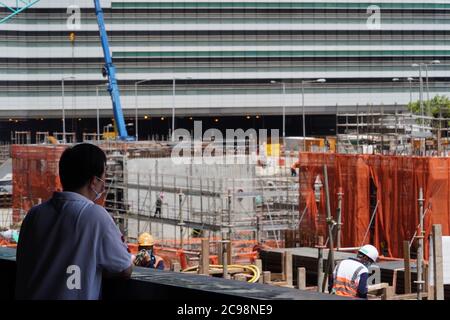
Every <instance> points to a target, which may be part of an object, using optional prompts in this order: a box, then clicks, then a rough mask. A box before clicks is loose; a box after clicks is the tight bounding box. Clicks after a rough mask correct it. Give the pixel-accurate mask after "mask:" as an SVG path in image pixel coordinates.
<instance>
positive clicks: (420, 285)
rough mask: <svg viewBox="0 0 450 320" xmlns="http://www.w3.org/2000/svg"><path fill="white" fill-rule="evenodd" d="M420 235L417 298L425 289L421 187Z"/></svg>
mask: <svg viewBox="0 0 450 320" xmlns="http://www.w3.org/2000/svg"><path fill="white" fill-rule="evenodd" d="M418 201H419V214H420V218H419V221H420V222H419V235H418V236H416V238H417V239H418V246H417V281H416V283H417V300H422V291H423V283H424V281H423V266H422V264H423V203H424V199H423V189H422V188H420V189H419V200H418Z"/></svg>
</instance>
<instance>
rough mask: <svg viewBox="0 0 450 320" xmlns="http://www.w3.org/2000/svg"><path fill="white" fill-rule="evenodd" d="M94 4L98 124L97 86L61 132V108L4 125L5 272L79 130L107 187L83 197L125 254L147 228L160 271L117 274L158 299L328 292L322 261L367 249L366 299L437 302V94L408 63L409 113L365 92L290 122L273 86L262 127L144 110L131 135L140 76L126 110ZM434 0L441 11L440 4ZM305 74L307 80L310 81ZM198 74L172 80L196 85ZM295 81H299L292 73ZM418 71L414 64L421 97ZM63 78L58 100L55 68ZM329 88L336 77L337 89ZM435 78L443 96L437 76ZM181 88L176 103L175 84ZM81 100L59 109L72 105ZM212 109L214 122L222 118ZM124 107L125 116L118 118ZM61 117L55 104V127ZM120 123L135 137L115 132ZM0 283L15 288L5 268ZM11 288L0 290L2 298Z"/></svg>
mask: <svg viewBox="0 0 450 320" xmlns="http://www.w3.org/2000/svg"><path fill="white" fill-rule="evenodd" d="M22 2H23V3H24V4H26V5H24V4H22V5H23V7H20V5H19V4H16V6H11V7H9V6H5V7H6V9H5V7H4V8H3V9H2V10H3V11H1V12H7V13H8V14H10V15H11V16H10V17H9V16H8V20H9V19H13V17H14V16H15V15H19V16H20V15H21V14H22V11H26V10H27V9H28V8H30V7H31V6H32V5H33V4H34V3H35V2H38V1H34V2H33V1H22ZM114 2H115V1H112V3H113V6H112V9H111V10H113V9H114ZM126 2H127V1H124V2H123V3H126ZM294 2H295V1H294ZM298 2H299V3H303V1H298ZM338 2H339V1H338ZM393 2H395V1H393ZM116 3H117V1H116ZM116 5H117V6H118V4H116ZM94 7H95V14H96V17H97V22H98V28H99V30H100V38H101V44H102V47H103V49H104V60H105V66H104V69H103V75H104V77H106V78H107V79H108V84H107V87H108V89H107V92H108V94H107V95H108V96H110V98H111V101H112V109H111V108H109V107H108V108H109V109H111V110H109V111H108V109H106V108H105V109H104V110H102V112H103V114H104V115H106V118H108V121H110V122H111V124H108V125H106V126H103V131H101V130H100V128H101V127H102V126H101V125H100V119H99V118H100V116H99V109H98V93H99V92H98V90H99V89H98V86H99V84H97V87H96V88H97V123H96V126H93V127H89V129H86V130H83V131H82V132H81V131H80V130H74V131H71V130H70V129H69V126H67V127H66V124H65V121H66V119H65V118H63V119H62V123H63V130H59V129H58V130H55V131H51V130H50V129H49V128H46V127H45V126H44V125H43V126H42V127H39V128H37V129H36V128H33V129H30V128H24V127H18V128H16V129H15V130H13V129H11V130H10V131H9V132H8V133H9V137H8V138H9V139H8V141H5V142H2V143H1V144H0V269H2V270H3V269H4V270H8V272H12V271H11V270H15V269H14V268H15V250H16V248H17V244H18V242H19V241H20V240H19V239H20V227H21V224H22V221H23V220H24V218H25V217H26V215H27V213H28V212H29V210H30V209H31V208H32V207H34V206H36V205H39V204H41V203H43V202H45V201H47V200H48V199H50V198H51V197H52V195H53V193H54V192H63V188H62V184H61V181H60V178H59V171H58V164H59V160H60V157H61V155H62V153H63V152H64V150H66V148H67V147H70V146H73V145H76V144H77V143H81V142H85V143H91V144H94V145H97V146H98V147H100V148H101V149H102V150H103V151H104V152H105V154H106V156H107V163H106V181H105V183H106V188H105V189H106V192H105V193H104V194H103V196H102V197H101V198H100V199H99V200H97V201H96V203H97V204H99V205H101V206H103V207H104V208H105V209H106V210H107V211H108V213H110V214H111V216H112V218H113V220H114V222H115V223H116V225H117V227H118V228H119V230H120V232H121V233H122V235H123V237H124V241H125V242H126V245H127V247H128V250H129V252H130V253H131V254H134V255H136V256H139V254H140V252H141V250H140V249H139V247H140V243H139V241H140V240H139V239H140V236H141V235H142V234H144V233H148V234H150V235H151V236H152V239H154V254H156V255H157V256H159V257H161V259H162V260H163V262H164V271H162V272H161V273H158V272H157V271H147V270H144V268H141V267H136V268H135V270H134V271H133V275H132V279H133V281H143V282H145V283H147V284H148V285H149V286H152V285H158V286H162V287H164V289H161V295H160V296H159V299H169V298H170V297H171V296H172V295H176V296H178V297H180V296H182V295H183V294H186V293H188V292H190V291H189V290H192V292H195V296H196V297H202V298H205V299H207V298H208V295H209V294H211V295H212V296H209V298H212V297H213V296H214V297H216V298H217V299H221V298H223V297H233V298H243V299H249V300H254V299H256V300H257V299H269V300H270V299H275V300H276V299H288V300H333V299H339V298H340V297H338V296H339V295H336V294H331V293H334V292H330V288H329V286H328V284H329V281H330V279H331V278H333V271H335V272H337V269H338V268H336V266H339V265H340V263H341V262H342V261H346V260H349V259H354V258H355V257H357V256H358V257H360V255H359V253H360V252H361V251H360V250H361V248H363V247H364V246H366V245H371V246H373V247H374V248H375V249H376V251H377V258H378V259H375V260H376V261H373V262H374V263H373V264H370V266H369V267H368V268H367V269H368V271H369V274H368V279H367V297H366V298H367V299H369V300H450V157H449V155H450V134H449V131H450V104H449V105H442V106H441V105H439V110H437V111H436V110H434V111H433V112H432V110H431V101H432V100H431V99H430V97H429V96H428V100H426V101H425V99H424V91H425V90H426V89H425V80H424V79H422V74H420V78H419V79H418V81H419V82H418V87H417V88H415V90H418V91H419V100H418V105H419V107H420V110H419V111H418V112H416V111H414V110H412V109H411V108H410V106H411V105H412V104H413V99H412V98H411V99H410V100H409V101H408V102H405V103H391V104H389V105H385V104H383V103H379V102H375V99H372V101H370V98H369V97H367V104H359V103H356V105H350V104H348V105H344V106H342V107H341V106H339V105H338V104H336V106H335V113H334V114H333V119H334V120H335V123H332V124H331V125H330V127H331V129H329V130H328V131H326V132H321V133H320V134H314V132H315V131H314V126H315V125H317V127H320V126H321V124H320V123H319V122H320V119H319V120H317V119H318V118H313V116H310V118H309V119H308V118H307V116H306V115H305V113H304V112H305V110H304V107H305V105H304V104H305V103H304V101H303V103H302V105H301V107H302V112H303V114H301V115H299V114H298V108H299V106H298V105H294V106H293V107H292V109H289V106H288V114H290V115H291V117H292V118H291V120H288V121H287V122H286V119H285V116H286V115H285V106H286V101H285V100H284V96H283V105H282V107H283V109H282V110H283V118H282V126H280V125H274V126H272V127H271V128H268V130H267V131H270V135H267V133H265V135H261V134H260V132H261V131H257V130H253V131H251V130H252V129H260V128H259V127H258V128H257V127H255V128H253V127H250V128H249V129H248V130H247V131H245V132H244V130H241V131H242V133H244V135H242V134H239V133H240V132H238V131H236V128H233V129H232V135H231V136H229V135H228V133H229V132H228V129H227V135H226V137H227V138H223V136H222V134H221V132H220V130H216V131H211V132H209V134H206V133H205V134H204V135H203V132H201V134H200V137H198V136H195V134H194V135H193V134H192V132H191V131H189V129H190V128H188V130H184V132H185V133H184V134H180V135H177V133H178V132H179V131H176V130H175V116H174V115H175V108H173V115H172V116H173V122H172V127H171V128H169V130H168V132H169V133H168V134H167V135H165V133H166V131H165V130H166V128H165V127H164V129H162V126H163V125H162V124H158V123H157V122H152V126H154V127H158V126H160V127H161V128H157V129H156V130H159V129H161V130H160V131H158V134H155V135H152V136H150V133H148V132H153V131H148V132H147V131H145V133H146V134H147V133H148V135H149V138H148V139H142V138H141V139H139V137H138V136H139V134H140V133H141V135H143V134H142V131H139V130H144V129H143V128H142V126H143V125H142V123H144V126H149V125H147V124H146V123H145V122H143V121H144V120H143V119H144V118H143V114H144V113H141V114H139V111H138V89H137V85H138V83H139V82H142V83H143V82H144V81H147V80H140V81H138V82H136V84H135V87H134V89H135V93H136V96H135V99H136V100H135V101H136V110H132V109H131V108H128V109H127V108H126V107H124V108H123V109H122V106H121V104H120V101H121V100H120V99H121V96H120V92H119V87H118V81H117V80H116V78H115V77H116V75H115V72H116V69H115V67H114V65H113V64H112V56H111V53H110V50H109V46H108V38H107V35H106V29H105V25H104V21H103V18H104V17H103V11H102V8H101V6H100V2H99V1H94ZM124 7H126V6H125V5H124ZM20 8H21V9H20ZM44 8H45V9H47V7H44ZM19 9H20V10H19ZM8 10H10V11H8ZM36 10H37V9H36ZM280 10H282V9H280ZM295 10H300V11H299V12H303V11H302V10H309V9H308V8H306V9H305V8H303V7H302V8H296V9H295ZM355 10H356V9H355ZM390 10H394V11H395V8H394V9H390ZM442 10H443V11H445V12H444V13H443V14H448V11H447V10H450V7H449V8H447V9H442ZM11 12H12V13H11ZM32 13H33V11H32ZM107 13H108V15H107V16H106V20H107V21H108V18H109V17H111V13H110V11H107ZM446 17H447V18H448V15H446ZM23 19H26V16H25V18H23ZM4 21H7V20H1V23H0V27H2V26H3V24H2V23H3V22H4ZM96 31H97V32H98V30H96ZM115 39H116V38H115ZM117 56H118V57H120V56H119V55H117ZM439 58H440V57H439ZM440 59H441V58H440ZM118 60H120V59H118ZM428 60H430V59H428ZM428 60H427V61H428ZM120 61H122V60H120ZM415 61H417V60H415ZM433 61H434V62H433V65H443V64H444V63H441V62H440V61H439V60H433ZM72 63H73V62H72ZM429 65H431V63H430V64H429ZM118 70H119V72H120V68H118ZM280 77H282V76H281V75H280ZM437 77H438V76H436V79H437V80H436V79H435V80H436V81H435V83H436V87H433V82H432V80H430V82H431V86H432V87H433V88H436V90H435V92H437V90H438V86H440V83H441V80H440V79H438V78H437ZM391 78H392V77H391ZM430 78H432V72H431V71H430ZM184 79H185V80H186V79H188V80H186V81H190V80H191V79H192V78H191V77H185V78H184ZM66 80H67V82H69V78H67V79H66ZM72 80H73V79H72ZM175 80H176V78H175V76H174V77H173V96H170V95H168V96H161V97H160V100H161V101H163V102H160V103H161V105H163V104H164V103H166V101H168V100H169V99H173V100H171V101H173V104H174V105H175V101H176V100H175ZM319 80H323V81H319ZM319 80H316V81H315V83H319V84H320V83H322V84H323V83H324V82H325V80H324V79H319ZM397 80H398V79H397ZM161 81H162V80H161ZM170 81H172V80H170ZM202 81H203V80H202ZM202 81H198V82H195V81H194V82H192V83H189V84H184V86H185V87H187V86H189V90H193V91H195V90H197V89H198V90H200V86H202V85H205V84H204V83H203V82H202ZM277 81H278V80H277ZM295 81H296V80H295V79H294V80H292V82H291V81H290V80H289V81H286V83H285V82H281V81H278V82H276V81H269V83H270V82H272V83H279V84H280V83H281V84H282V88H283V92H284V93H283V94H285V89H286V84H287V87H288V91H289V90H291V91H294V90H295V85H296V82H295ZM299 81H300V82H299V83H300V84H301V85H302V89H303V90H304V87H303V86H304V84H305V83H307V81H305V80H299ZM327 81H328V79H327ZM393 81H394V80H393ZM428 81H429V80H428V70H427V78H426V87H427V91H428V95H430V92H429V88H428V87H429V83H428ZM442 81H444V80H442ZM313 82H314V81H311V82H310V83H313ZM409 82H410V83H409V85H410V91H409V93H410V96H411V97H412V91H411V82H412V80H409ZM447 84H448V83H447ZM62 85H63V87H62V88H63V104H64V78H63V81H62ZM165 85H166V84H165V83H163V81H162V82H161V83H159V84H157V86H159V87H158V88H157V89H152V90H154V93H152V94H153V95H156V94H159V93H158V92H159V91H164V90H165V89H164V90H163V89H161V88H162V87H163V86H165ZM170 85H172V82H170ZM197 85H198V86H199V87H198V88H197V87H196V86H197ZM256 85H260V83H257V84H256ZM330 85H331V84H330ZM339 85H340V84H339V83H338V82H336V84H335V86H336V88H337V87H338V86H339ZM91 86H92V85H91ZM126 86H127V85H124V87H126ZM94 87H95V85H94ZM191 87H192V88H191ZM168 88H169V87H168ZM169 89H170V88H169ZM203 89H204V88H203ZM263 89H264V88H263ZM184 90H186V92H187V91H188V89H184ZM311 90H312V89H311ZM445 90H446V91H445V92H443V94H444V95H445V94H448V86H447V87H446V89H445ZM103 91H105V90H103ZM156 91H158V92H156ZM249 91H251V90H249ZM406 91H407V90H406ZM432 91H433V90H432ZM105 92H106V91H105ZM407 93H408V92H406V94H407ZM191 94H192V93H191ZM252 94H253V93H252ZM327 94H329V92H327ZM431 94H432V95H434V94H433V92H432V93H431ZM124 96H125V95H124ZM311 96H314V92H313V91H311ZM317 96H320V93H319V94H317ZM436 96H438V94H436ZM108 98H109V97H108ZM128 98H129V97H128ZM184 98H185V99H189V98H188V94H186V96H185V97H184ZM302 98H304V92H303V95H302ZM73 99H75V98H73ZM80 99H81V98H80ZM141 99H142V100H144V99H143V97H142V96H141ZM149 99H150V98H149ZM318 99H319V98H318ZM236 100H238V99H236ZM297 100H298V99H297ZM86 101H87V100H86ZM111 101H110V102H109V103H110V104H111ZM124 101H127V100H125V99H124ZM148 101H150V100H148ZM149 103H150V102H149ZM296 103H298V101H297V102H296ZM150 104H154V101H153V102H152V103H150ZM288 104H289V103H288ZM63 108H64V105H63ZM295 108H297V110H295ZM168 109H170V108H168ZM274 109H276V110H277V111H276V112H278V111H280V109H281V108H280V107H279V106H277V107H274ZM63 110H64V109H63ZM211 110H212V109H211ZM261 110H262V109H261ZM289 110H290V111H289ZM72 111H73V110H72ZM67 112H68V114H70V112H71V111H70V110H68V111H67ZM80 112H81V111H80V110H78V114H76V117H75V118H74V119H77V117H82V115H81V113H82V112H81V113H80ZM150 112H152V111H150ZM154 112H155V114H156V115H155V116H154V117H160V118H161V123H162V121H163V120H164V121H165V117H167V115H165V114H162V113H161V114H159V113H157V112H159V111H154ZM182 112H185V111H182ZM186 112H187V111H186ZM125 113H126V115H124V114H125ZM312 113H315V111H313V112H312ZM49 114H50V113H49ZM145 114H147V112H145ZM247 114H249V113H247V112H245V113H243V114H241V115H240V116H242V117H244V116H246V115H247ZM212 116H213V119H214V120H213V122H215V123H218V122H219V121H221V120H219V116H217V115H212ZM63 117H64V113H63ZM111 117H114V118H111ZM127 117H128V118H130V117H131V118H130V119H131V120H130V119H127ZM134 117H135V119H136V122H135V123H134V124H133V123H131V124H130V123H127V122H133V121H134V120H135V119H134ZM140 117H142V119H141V122H139V118H140ZM145 117H146V118H145V120H148V119H147V118H149V117H150V116H147V115H145ZM186 118H187V116H186ZM191 118H192V117H191ZM259 118H260V116H259V115H258V116H255V117H254V121H256V120H257V119H258V120H259ZM247 119H250V116H247ZM267 119H268V120H267V122H269V120H270V119H269V118H267ZM305 119H306V120H305ZM41 120H42V121H43V119H41ZM60 120H61V119H60V118H59V116H57V121H58V125H60V124H59V122H61V121H60ZM72 120H73V119H72ZM79 120H80V122H81V118H80V119H79ZM191 120H192V119H191ZM216 120H217V121H216ZM20 121H21V120H18V122H20ZM75 121H77V120H75ZM186 121H187V120H186ZM193 121H194V120H193ZM230 121H233V120H230ZM270 121H271V120H270ZM289 121H291V122H289ZM305 121H307V122H305ZM7 122H8V123H9V124H11V125H13V124H14V123H15V121H14V120H13V119H9V121H7ZM22 122H25V120H23V121H22ZM72 122H73V121H72ZM180 122H181V120H180ZM49 123H50V122H49ZM155 123H156V124H155ZM286 123H287V127H288V128H287V131H288V132H289V130H290V129H289V127H290V126H292V127H296V129H295V130H297V129H299V128H301V130H300V131H299V132H295V133H299V134H287V135H286V134H285V131H286ZM272 124H273V123H272ZM132 125H133V126H134V128H135V129H133V130H135V132H134V135H130V134H129V132H128V131H127V130H129V129H130V128H131V126H132ZM327 125H329V124H328V123H327ZM49 126H50V125H49ZM139 126H141V127H139ZM139 128H140V129H139ZM95 129H96V130H95ZM264 129H266V128H264ZM214 130H215V129H214ZM291 130H294V129H291ZM208 131H209V130H208ZM208 131H207V132H208ZM161 132H163V134H161V135H159V134H160V133H161ZM186 132H187V133H186ZM280 132H281V133H282V136H278V134H280ZM292 132H294V131H292ZM300 132H301V133H302V134H301V133H300ZM267 136H270V138H269V139H268V138H267ZM186 138H187V139H186ZM369 258H370V257H369ZM149 272H150V273H149ZM0 274H1V273H0ZM205 276H208V278H205ZM206 279H208V280H206ZM0 280H1V281H5V282H4V283H6V284H7V287H8V288H9V289H11V288H14V281H13V280H12V279H10V278H8V277H7V276H5V275H3V276H0ZM214 281H216V282H214ZM113 286H114V285H113ZM136 288H137V289H136V290H132V289H131V288H130V287H127V286H123V287H120V292H121V294H120V295H119V296H117V295H116V293H117V292H118V291H119V289H117V288H116V289H110V290H108V291H107V292H108V293H107V294H105V297H106V298H108V297H109V298H118V297H119V298H123V297H124V296H125V297H127V298H132V299H133V298H137V299H139V298H141V299H146V298H149V297H147V296H145V295H146V293H145V289H143V287H139V285H136ZM174 288H175V289H174ZM204 288H207V289H204ZM178 289H179V291H177V290H178ZM11 290H13V289H11ZM11 290H9V292H8V293H5V294H4V295H0V297H2V298H6V299H10V298H11V297H12V296H13V291H11ZM151 290H153V289H151ZM151 290H150V289H149V292H150V291H151ZM171 290H173V291H171ZM183 290H187V291H183ZM333 290H334V289H333ZM192 292H191V293H192ZM344 296H345V297H346V298H348V297H349V295H344Z"/></svg>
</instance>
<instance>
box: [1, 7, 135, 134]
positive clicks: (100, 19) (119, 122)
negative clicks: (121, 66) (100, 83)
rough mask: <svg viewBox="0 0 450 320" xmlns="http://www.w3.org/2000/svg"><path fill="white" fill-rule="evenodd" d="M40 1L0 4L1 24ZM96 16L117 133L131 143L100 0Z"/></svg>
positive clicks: (104, 75) (103, 72) (104, 73)
mask: <svg viewBox="0 0 450 320" xmlns="http://www.w3.org/2000/svg"><path fill="white" fill-rule="evenodd" d="M39 1H40V0H16V4H15V6H8V5H6V4H4V3H3V2H0V8H2V7H4V8H6V16H5V17H0V24H2V23H4V22H6V21H8V20H9V19H11V18H12V17H14V16H15V15H17V14H19V13H21V12H22V11H24V10H26V9H28V8H29V7H31V6H32V5H34V4H35V3H37V2H39ZM94 6H95V15H96V16H97V24H98V28H99V31H100V40H101V42H102V48H103V56H104V59H105V65H104V66H103V69H102V74H103V77H108V92H109V94H110V96H111V100H112V104H113V112H114V120H115V124H116V128H117V131H118V133H119V139H120V140H126V141H131V140H134V138H133V137H130V136H128V133H127V128H126V126H125V119H124V117H123V112H122V104H121V102H120V91H119V85H118V83H117V78H116V67H115V66H114V64H113V62H112V57H111V51H110V48H109V42H108V34H107V33H106V28H105V20H104V15H103V9H102V7H101V6H100V1H99V0H94Z"/></svg>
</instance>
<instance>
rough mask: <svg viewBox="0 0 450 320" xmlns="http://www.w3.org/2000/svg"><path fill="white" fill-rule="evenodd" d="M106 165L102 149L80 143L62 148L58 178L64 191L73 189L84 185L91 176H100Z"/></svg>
mask: <svg viewBox="0 0 450 320" xmlns="http://www.w3.org/2000/svg"><path fill="white" fill-rule="evenodd" d="M105 167H106V155H105V153H104V152H103V150H102V149H100V148H99V147H97V146H95V145H93V144H90V143H80V144H77V145H75V146H73V147H69V148H67V149H66V150H64V152H63V154H62V155H61V158H60V159H59V179H60V180H61V184H62V186H63V189H64V191H74V190H77V189H79V188H81V187H83V186H85V185H86V184H87V183H88V182H89V181H90V180H91V179H92V178H93V177H99V178H101V176H102V174H103V172H104V171H105Z"/></svg>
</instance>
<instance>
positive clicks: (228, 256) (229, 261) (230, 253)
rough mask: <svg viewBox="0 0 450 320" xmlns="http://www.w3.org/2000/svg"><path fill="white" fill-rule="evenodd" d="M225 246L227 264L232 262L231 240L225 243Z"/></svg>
mask: <svg viewBox="0 0 450 320" xmlns="http://www.w3.org/2000/svg"><path fill="white" fill-rule="evenodd" d="M226 246H227V261H228V264H233V248H232V246H231V241H229V242H227V243H226Z"/></svg>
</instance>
